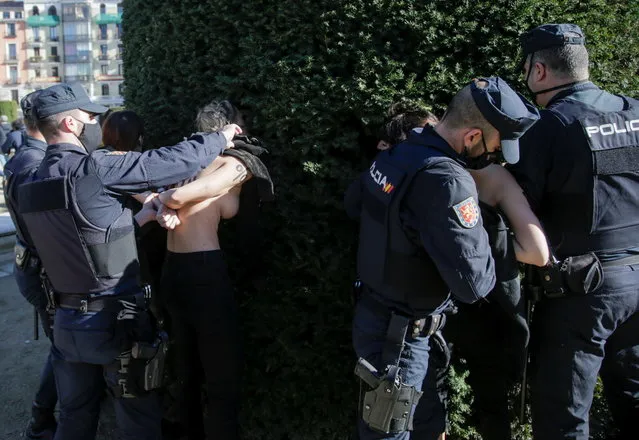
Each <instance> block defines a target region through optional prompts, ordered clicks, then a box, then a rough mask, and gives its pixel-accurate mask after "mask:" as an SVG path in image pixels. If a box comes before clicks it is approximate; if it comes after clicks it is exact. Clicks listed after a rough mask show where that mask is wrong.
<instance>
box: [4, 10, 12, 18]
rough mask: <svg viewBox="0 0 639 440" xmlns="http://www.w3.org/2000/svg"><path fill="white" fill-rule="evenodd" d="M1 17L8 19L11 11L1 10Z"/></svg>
mask: <svg viewBox="0 0 639 440" xmlns="http://www.w3.org/2000/svg"><path fill="white" fill-rule="evenodd" d="M2 18H5V19H9V18H11V12H9V11H3V12H2Z"/></svg>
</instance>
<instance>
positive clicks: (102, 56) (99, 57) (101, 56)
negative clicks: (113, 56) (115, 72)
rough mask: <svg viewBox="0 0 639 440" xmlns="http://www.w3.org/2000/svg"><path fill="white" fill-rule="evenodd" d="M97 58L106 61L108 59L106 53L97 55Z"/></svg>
mask: <svg viewBox="0 0 639 440" xmlns="http://www.w3.org/2000/svg"><path fill="white" fill-rule="evenodd" d="M98 60H100V61H108V60H109V56H108V55H98Z"/></svg>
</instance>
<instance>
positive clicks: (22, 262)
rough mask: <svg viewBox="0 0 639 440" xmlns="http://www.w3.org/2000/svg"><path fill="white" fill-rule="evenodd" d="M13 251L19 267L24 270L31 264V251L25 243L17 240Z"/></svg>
mask: <svg viewBox="0 0 639 440" xmlns="http://www.w3.org/2000/svg"><path fill="white" fill-rule="evenodd" d="M13 251H14V253H15V256H16V266H18V269H20V270H24V268H25V267H26V266H27V265H28V264H29V260H30V259H31V252H30V251H29V249H28V248H27V247H26V246H25V245H23V244H22V243H20V242H19V241H17V242H16V244H15V246H14V247H13Z"/></svg>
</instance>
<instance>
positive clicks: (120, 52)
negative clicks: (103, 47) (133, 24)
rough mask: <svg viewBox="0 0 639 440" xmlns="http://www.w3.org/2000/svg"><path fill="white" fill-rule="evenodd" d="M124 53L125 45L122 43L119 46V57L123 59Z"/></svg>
mask: <svg viewBox="0 0 639 440" xmlns="http://www.w3.org/2000/svg"><path fill="white" fill-rule="evenodd" d="M123 54H124V47H123V46H122V45H121V44H120V45H119V46H118V59H119V60H121V59H122V55H123Z"/></svg>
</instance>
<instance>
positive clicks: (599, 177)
mask: <svg viewBox="0 0 639 440" xmlns="http://www.w3.org/2000/svg"><path fill="white" fill-rule="evenodd" d="M621 98H622V99H623V102H624V109H623V110H620V111H616V112H604V111H601V110H599V109H597V108H596V107H595V106H594V104H595V103H588V102H581V101H577V100H574V99H570V97H568V98H566V99H564V100H563V107H562V112H561V113H560V112H559V111H555V110H553V109H550V111H551V113H552V114H553V115H554V116H555V117H557V118H558V119H559V120H561V121H562V122H563V123H564V124H565V125H566V138H565V141H566V142H575V143H576V145H574V147H576V148H578V150H575V151H577V154H575V157H573V161H572V162H569V160H570V159H569V158H566V157H563V158H561V159H558V160H561V161H563V163H561V165H560V166H564V167H566V166H570V167H571V168H569V169H571V173H570V175H569V178H568V179H567V181H566V182H561V184H560V185H558V188H559V189H558V190H556V191H555V192H551V193H550V194H547V200H548V204H547V206H546V207H545V209H544V210H543V211H544V215H543V216H542V220H543V221H544V226H545V227H546V229H547V231H548V232H549V234H550V237H551V242H552V244H553V246H555V247H556V251H557V253H558V255H559V256H560V257H562V258H563V257H566V256H574V255H581V254H584V253H587V252H606V251H615V250H623V249H627V248H632V247H637V246H639V101H636V100H634V99H631V98H627V97H621ZM572 106H574V107H573V108H571V107H572ZM566 108H567V109H568V110H569V111H568V112H566V113H572V114H577V115H579V116H578V117H577V118H574V119H569V118H568V117H566V116H564V115H563V114H562V113H564V111H565V109H566ZM568 155H570V153H568ZM555 166H557V164H555Z"/></svg>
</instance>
